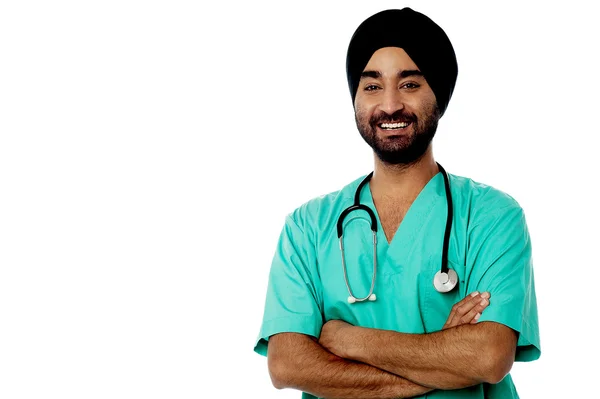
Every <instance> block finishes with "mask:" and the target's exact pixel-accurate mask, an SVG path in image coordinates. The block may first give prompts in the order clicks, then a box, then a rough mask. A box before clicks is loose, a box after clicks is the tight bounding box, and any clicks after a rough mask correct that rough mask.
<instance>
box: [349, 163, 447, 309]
mask: <svg viewBox="0 0 600 399" xmlns="http://www.w3.org/2000/svg"><path fill="white" fill-rule="evenodd" d="M437 165H438V167H439V168H440V171H441V172H442V175H443V176H444V185H445V187H446V203H447V204H448V214H447V217H446V231H445V232H444V244H443V249H442V266H441V269H440V271H438V272H437V273H436V274H435V276H434V277H433V286H434V287H435V289H436V290H437V291H438V292H441V293H445V292H450V291H452V290H453V289H454V287H456V284H457V283H458V275H457V274H456V272H455V271H454V270H453V269H450V268H448V243H449V242H450V230H451V228H452V195H451V194H450V183H449V181H448V174H447V173H446V170H445V169H444V168H443V167H442V165H440V164H439V163H438V164H437ZM371 177H373V172H371V173H369V175H368V176H367V177H365V178H364V179H363V181H362V182H361V183H360V184H359V185H358V188H357V189H356V193H355V194H354V204H353V205H350V206H349V207H348V208H346V209H344V211H343V212H342V213H341V214H340V217H339V218H338V222H337V234H338V238H339V240H340V251H341V252H342V267H343V269H344V280H345V281H346V287H347V288H348V294H349V295H350V296H349V297H348V303H355V302H363V301H366V300H369V301H374V300H376V299H377V296H376V295H375V293H374V292H373V290H374V289H375V277H376V275H377V219H376V218H375V212H373V210H372V209H371V208H369V207H368V206H366V205H363V204H361V203H360V193H361V191H362V188H363V187H364V186H365V185H366V184H367V183H368V182H369V180H371ZM356 210H363V211H366V212H367V213H368V214H369V217H370V218H371V231H372V232H373V278H372V280H371V289H370V290H369V294H368V295H367V296H366V297H364V298H357V297H355V296H354V294H353V293H352V289H351V288H350V283H349V282H348V272H347V270H346V258H345V256H344V240H343V234H344V231H343V224H344V219H345V218H346V216H348V215H349V214H350V212H352V211H356Z"/></svg>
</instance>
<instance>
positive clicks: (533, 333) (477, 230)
mask: <svg viewBox="0 0 600 399" xmlns="http://www.w3.org/2000/svg"><path fill="white" fill-rule="evenodd" d="M483 219H484V220H482V221H481V222H480V223H478V224H477V225H476V226H474V227H473V228H472V229H471V231H470V233H469V241H470V242H469V249H468V252H467V266H468V267H469V269H470V270H471V275H470V276H469V292H471V291H475V290H477V291H479V292H484V291H488V292H490V304H489V305H488V307H487V308H486V309H485V310H484V311H483V313H482V315H481V317H480V319H479V322H482V321H494V322H498V323H502V324H504V325H506V326H508V327H510V328H512V329H513V330H515V331H516V332H517V333H518V334H519V339H518V343H517V352H516V358H515V360H516V361H524V362H526V361H532V360H536V359H538V358H539V357H540V354H541V347H540V337H539V327H538V312H537V302H536V295H535V283H534V274H533V264H532V251H531V240H530V236H529V232H528V229H527V223H526V220H525V215H524V213H523V211H522V209H521V208H520V207H518V206H517V207H513V206H511V207H509V208H505V209H503V210H500V211H497V212H493V213H491V214H490V215H487V216H485V217H484V218H483Z"/></svg>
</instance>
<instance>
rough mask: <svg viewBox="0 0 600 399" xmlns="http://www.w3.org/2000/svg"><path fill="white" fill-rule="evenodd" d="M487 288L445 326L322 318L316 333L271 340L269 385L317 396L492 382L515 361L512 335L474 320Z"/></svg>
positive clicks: (402, 393) (406, 393) (416, 391)
mask: <svg viewBox="0 0 600 399" xmlns="http://www.w3.org/2000/svg"><path fill="white" fill-rule="evenodd" d="M488 298H489V294H488V293H484V294H479V293H473V294H471V295H469V296H467V297H466V298H464V299H463V300H462V301H460V302H459V303H457V304H456V305H454V307H453V308H452V311H451V313H450V315H449V316H448V319H447V321H446V324H445V325H444V327H443V329H442V330H441V331H438V332H434V333H430V334H405V333H398V332H394V331H386V330H377V329H369V328H363V327H356V326H352V325H350V324H347V323H345V322H343V321H340V320H330V321H329V322H327V323H325V325H324V326H323V328H322V330H321V334H320V337H319V339H318V340H317V339H315V338H313V337H310V336H308V335H304V334H297V333H280V334H275V335H273V336H271V337H270V338H269V350H268V366H269V373H270V375H271V380H272V382H273V385H274V386H275V387H276V388H278V389H282V388H295V389H299V390H302V391H304V392H308V393H311V394H313V395H315V396H318V397H323V398H329V399H335V398H345V399H353V398H357V399H358V398H362V399H384V398H409V397H412V396H416V395H422V394H425V393H427V392H430V391H432V390H434V389H459V388H465V387H468V386H472V385H476V384H480V383H484V382H487V383H492V384H495V383H498V382H499V381H501V380H502V379H503V378H504V376H505V375H506V374H507V373H508V372H509V371H510V369H511V367H512V364H513V361H514V359H515V351H516V346H517V334H516V333H515V331H514V330H512V329H510V328H509V327H506V326H504V325H502V324H499V323H494V322H482V323H479V324H478V323H477V319H478V318H479V315H481V312H483V310H484V309H485V307H487V305H488V304H489V302H488Z"/></svg>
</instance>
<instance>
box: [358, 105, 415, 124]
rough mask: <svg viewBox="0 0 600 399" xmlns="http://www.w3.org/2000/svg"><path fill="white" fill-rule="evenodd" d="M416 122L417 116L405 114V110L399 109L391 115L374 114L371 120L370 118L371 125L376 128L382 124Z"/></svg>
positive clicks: (383, 113) (384, 113)
mask: <svg viewBox="0 0 600 399" xmlns="http://www.w3.org/2000/svg"><path fill="white" fill-rule="evenodd" d="M416 120H417V116H416V115H415V114H411V113H408V112H404V111H403V110H400V109H399V110H398V111H396V112H394V113H393V114H391V115H390V114H388V113H386V112H379V113H377V114H373V115H372V116H371V118H369V124H370V125H371V126H373V127H374V126H377V125H379V124H381V123H398V122H406V123H411V122H415V121H416Z"/></svg>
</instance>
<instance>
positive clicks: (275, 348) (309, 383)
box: [267, 292, 489, 399]
mask: <svg viewBox="0 0 600 399" xmlns="http://www.w3.org/2000/svg"><path fill="white" fill-rule="evenodd" d="M488 298H489V293H482V294H480V293H478V292H474V293H472V294H471V295H469V296H467V297H466V298H464V299H463V300H461V301H460V302H458V303H457V304H456V305H455V306H454V307H453V308H452V311H451V312H450V315H449V316H448V319H447V320H446V323H445V324H444V329H445V330H446V329H452V328H456V327H459V326H461V325H465V324H470V323H475V322H476V318H477V317H476V316H477V315H481V313H482V312H483V311H484V310H485V308H486V307H487V306H488V305H489V300H488ZM348 326H349V325H348V324H347V323H345V322H342V321H339V320H332V321H329V322H327V323H325V325H324V326H323V329H322V331H321V336H320V339H319V340H317V339H315V338H313V337H309V336H307V335H304V334H296V333H280V334H275V335H273V336H271V337H270V338H269V351H268V355H267V359H268V366H269V374H270V376H271V381H272V383H273V385H274V386H275V387H276V388H277V389H284V388H293V389H298V390H301V391H303V392H308V393H311V394H313V395H314V396H317V397H321V398H329V399H334V398H344V399H385V398H394V399H399V398H410V397H413V396H417V395H423V394H425V393H428V392H431V391H432V390H433V389H434V387H427V386H424V385H420V384H417V383H415V382H413V381H410V380H408V379H406V378H403V377H401V376H398V375H395V374H393V373H390V372H387V371H385V370H382V369H379V368H376V367H373V366H372V365H369V364H366V363H363V362H357V361H353V360H351V359H346V358H344V357H343V356H338V355H336V354H334V353H333V351H336V349H335V347H336V346H337V345H340V344H342V343H343V342H346V341H345V340H344V335H345V334H344V329H345V328H347V327H348ZM350 327H351V326H350ZM340 333H341V336H340ZM327 348H328V349H327ZM340 352H341V351H340ZM466 386H468V385H464V387H466Z"/></svg>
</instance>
